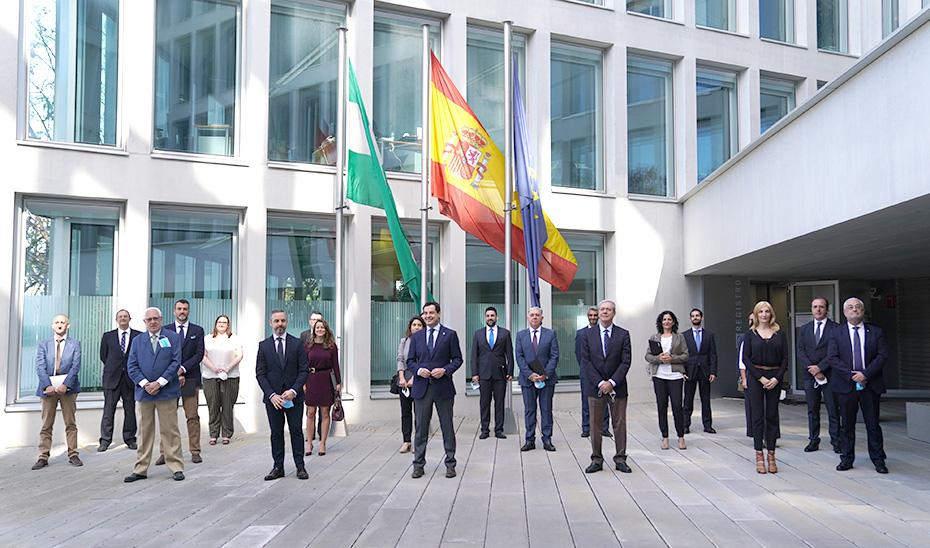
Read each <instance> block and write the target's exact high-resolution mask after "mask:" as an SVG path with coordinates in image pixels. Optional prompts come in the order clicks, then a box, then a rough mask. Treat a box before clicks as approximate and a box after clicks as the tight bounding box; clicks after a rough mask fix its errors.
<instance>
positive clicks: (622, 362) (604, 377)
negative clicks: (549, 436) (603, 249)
mask: <svg viewBox="0 0 930 548" xmlns="http://www.w3.org/2000/svg"><path fill="white" fill-rule="evenodd" d="M616 314H617V305H616V304H614V302H613V301H608V300H604V301H601V302H600V304H598V305H597V315H598V319H599V320H600V322H599V323H598V325H597V328H595V329H589V330H588V333H587V334H586V335H585V338H584V339H583V340H582V342H581V367H584V368H585V376H586V377H587V379H588V382H587V384H586V386H585V393H586V394H587V396H588V407H589V409H590V410H591V414H592V415H594V416H595V417H599V416H600V415H601V413H603V412H604V406H605V405H606V406H609V407H610V418H611V422H612V423H613V429H614V448H615V450H616V451H615V453H614V464H615V466H616V468H617V470H619V471H621V472H623V473H626V474H629V473H630V472H632V470H631V469H630V466H629V465H628V464H627V463H626V457H627V455H626V403H627V396H628V392H627V382H626V375H627V373H628V372H629V371H630V361H631V360H632V358H633V351H632V347H631V345H630V332H629V331H627V330H626V329H623V328H622V327H620V326H619V325H614V323H613V321H614V316H615V315H616ZM602 439H603V438H602V436H601V431H600V429H598V428H595V429H594V430H592V431H591V464H590V465H588V467H587V468H585V473H588V474H591V473H594V472H597V471H599V470H602V469H603V468H604V455H603V453H601V440H602Z"/></svg>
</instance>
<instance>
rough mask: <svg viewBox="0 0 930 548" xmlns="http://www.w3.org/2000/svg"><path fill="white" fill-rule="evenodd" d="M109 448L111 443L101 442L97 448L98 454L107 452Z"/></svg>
mask: <svg viewBox="0 0 930 548" xmlns="http://www.w3.org/2000/svg"><path fill="white" fill-rule="evenodd" d="M109 448H110V442H108V441H102V442H100V445H98V446H97V452H98V453H103V452H104V451H106V450H107V449H109Z"/></svg>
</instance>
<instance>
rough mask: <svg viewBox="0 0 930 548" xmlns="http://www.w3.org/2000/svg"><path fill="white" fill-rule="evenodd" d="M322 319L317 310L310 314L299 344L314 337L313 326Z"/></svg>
mask: <svg viewBox="0 0 930 548" xmlns="http://www.w3.org/2000/svg"><path fill="white" fill-rule="evenodd" d="M322 319H323V313H322V312H320V311H319V310H314V311H313V312H311V313H310V329H305V330H303V331H301V332H300V342H302V343H304V344H307V341H309V340H310V339H312V338H313V337H314V334H313V326H315V325H316V322H318V321H320V320H322ZM319 416H321V417H322V415H319ZM319 431H320V429H319V428H317V432H319Z"/></svg>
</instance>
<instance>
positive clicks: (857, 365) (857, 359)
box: [853, 325, 863, 371]
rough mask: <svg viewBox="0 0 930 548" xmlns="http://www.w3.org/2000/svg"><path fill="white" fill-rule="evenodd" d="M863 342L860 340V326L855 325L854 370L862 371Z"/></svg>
mask: <svg viewBox="0 0 930 548" xmlns="http://www.w3.org/2000/svg"><path fill="white" fill-rule="evenodd" d="M862 370H863V367H862V343H860V342H859V326H858V325H854V326H853V371H862Z"/></svg>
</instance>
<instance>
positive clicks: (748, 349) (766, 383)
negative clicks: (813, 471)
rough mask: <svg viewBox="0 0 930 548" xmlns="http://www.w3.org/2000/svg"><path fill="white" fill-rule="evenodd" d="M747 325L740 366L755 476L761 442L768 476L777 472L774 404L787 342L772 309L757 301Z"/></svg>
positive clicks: (785, 365)
mask: <svg viewBox="0 0 930 548" xmlns="http://www.w3.org/2000/svg"><path fill="white" fill-rule="evenodd" d="M751 322H752V323H751V325H752V327H750V328H749V331H748V332H747V333H746V337H745V339H744V342H743V364H744V365H745V366H746V383H747V390H748V391H749V406H750V408H749V411H750V417H751V419H752V441H753V445H754V446H755V450H756V472H758V473H760V474H764V473H765V472H766V467H765V461H764V459H763V454H762V449H763V442H764V443H765V448H766V449H768V472H769V473H771V474H774V473H776V472H778V466H777V465H776V464H775V439H776V437H777V436H778V430H779V427H778V426H779V425H778V400H779V396H780V392H781V381H782V378H783V377H784V376H785V371H787V370H788V338H787V337H786V336H785V332H784V331H782V330H781V328H780V327H779V325H778V324H777V323H776V322H775V312H774V311H773V310H772V305H771V304H769V303H768V302H766V301H759V302H758V303H756V306H755V307H753V309H752V317H751Z"/></svg>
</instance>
